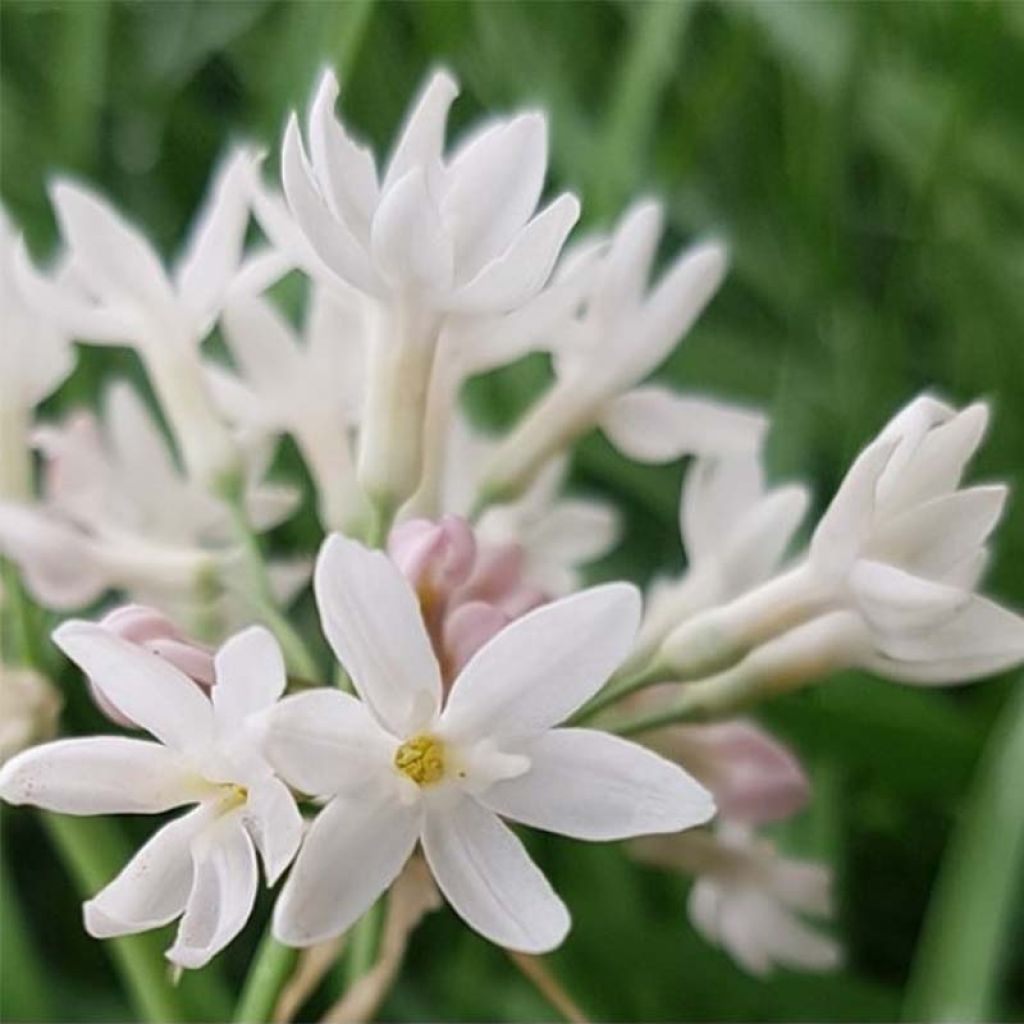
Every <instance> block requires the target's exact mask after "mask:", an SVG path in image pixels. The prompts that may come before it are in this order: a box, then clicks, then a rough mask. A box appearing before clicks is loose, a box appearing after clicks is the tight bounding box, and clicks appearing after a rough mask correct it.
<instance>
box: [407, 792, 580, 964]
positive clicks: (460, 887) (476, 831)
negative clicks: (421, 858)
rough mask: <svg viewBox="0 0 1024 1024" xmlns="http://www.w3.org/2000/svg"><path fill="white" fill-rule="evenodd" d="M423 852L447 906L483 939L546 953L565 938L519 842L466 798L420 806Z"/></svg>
mask: <svg viewBox="0 0 1024 1024" xmlns="http://www.w3.org/2000/svg"><path fill="white" fill-rule="evenodd" d="M423 853H424V854H425V855H426V858H427V863H428V864H429V865H430V870H431V871H432V872H433V874H434V878H435V879H436V881H437V884H438V887H439V888H440V890H441V892H443V893H444V895H445V898H446V899H447V900H448V902H449V903H450V904H451V905H452V909H453V910H454V911H455V912H456V913H457V914H458V915H459V917H461V918H462V919H463V920H464V921H465V922H466V923H467V924H468V925H469V926H470V927H471V928H474V929H475V930H476V931H478V932H479V933H480V934H481V935H483V936H484V938H486V939H490V941H491V942H494V943H497V945H499V946H504V947H505V948H506V949H514V950H518V951H520V952H523V953H546V952H548V951H549V950H552V949H554V948H555V947H556V946H558V945H560V944H561V942H562V940H563V939H564V938H565V936H566V934H567V933H568V931H569V923H570V922H569V912H568V910H566V908H565V904H564V903H562V901H561V900H560V899H559V898H558V896H557V895H556V894H555V891H554V890H553V889H552V888H551V885H550V883H549V882H548V880H547V879H546V878H545V877H544V875H543V873H542V872H541V870H540V869H539V868H538V867H537V865H536V864H534V863H533V861H532V860H531V859H530V855H529V854H528V853H527V852H526V850H525V848H524V847H523V844H522V843H521V842H520V841H519V840H518V839H517V838H516V836H515V835H514V834H513V833H512V832H511V831H510V830H509V828H508V827H507V826H505V825H503V824H502V823H501V821H500V820H499V819H498V817H497V816H496V815H495V814H494V813H493V812H491V811H489V810H487V809H486V808H484V807H481V806H480V804H478V803H477V802H476V801H475V800H473V799H472V798H470V797H465V798H463V799H462V800H460V801H459V802H458V803H457V804H455V805H453V806H449V807H444V808H440V807H438V808H429V809H428V811H427V815H426V821H425V824H424V829H423Z"/></svg>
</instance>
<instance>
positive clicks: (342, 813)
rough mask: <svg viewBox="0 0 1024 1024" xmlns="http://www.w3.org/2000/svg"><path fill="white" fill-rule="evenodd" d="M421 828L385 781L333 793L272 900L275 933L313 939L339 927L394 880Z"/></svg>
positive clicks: (299, 941)
mask: <svg viewBox="0 0 1024 1024" xmlns="http://www.w3.org/2000/svg"><path fill="white" fill-rule="evenodd" d="M419 831H420V813H419V810H418V808H417V807H416V806H415V805H413V806H408V805H405V804H403V803H401V802H400V801H399V800H398V799H397V797H396V794H395V792H393V791H386V790H385V789H384V787H380V788H376V789H364V790H363V792H362V793H360V794H359V795H358V796H352V797H349V796H338V797H335V798H334V799H333V800H332V801H331V802H330V803H329V804H328V805H327V806H326V807H325V808H324V809H323V810H322V811H321V812H320V814H319V815H318V816H317V818H316V820H315V821H314V822H313V824H312V825H311V826H310V829H309V832H308V833H307V834H306V839H305V842H304V843H303V844H302V849H301V850H300V851H299V856H298V858H297V859H296V861H295V866H294V867H293V868H292V870H291V874H289V876H288V880H287V881H286V882H285V884H284V888H283V889H282V890H281V895H280V898H279V899H278V901H277V906H276V907H275V908H274V936H275V937H276V938H277V939H278V941H279V942H283V943H285V944H286V945H288V946H313V945H315V944H316V943H318V942H323V941H324V940H325V939H330V938H333V937H334V936H335V935H340V934H341V933H342V932H343V931H345V930H346V929H347V928H349V927H350V926H351V925H352V924H353V923H354V922H355V921H356V920H358V919H359V917H361V916H362V914H363V913H365V911H367V910H369V908H370V907H371V906H372V905H373V901H374V900H375V899H376V898H377V897H378V896H379V895H380V894H381V893H382V892H383V891H384V890H385V889H386V888H387V887H388V886H389V885H390V884H391V883H392V882H393V881H394V880H395V878H396V877H397V876H398V873H399V871H401V870H402V867H403V865H404V864H405V862H406V861H407V860H408V859H409V856H410V855H411V854H412V850H413V847H414V846H415V845H416V839H417V838H418V836H419Z"/></svg>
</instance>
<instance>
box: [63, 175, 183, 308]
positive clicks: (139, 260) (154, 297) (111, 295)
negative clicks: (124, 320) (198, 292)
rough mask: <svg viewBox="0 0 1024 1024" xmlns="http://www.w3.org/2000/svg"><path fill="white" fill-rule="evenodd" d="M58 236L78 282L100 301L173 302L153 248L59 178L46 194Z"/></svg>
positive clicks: (101, 203) (103, 205)
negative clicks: (72, 261)
mask: <svg viewBox="0 0 1024 1024" xmlns="http://www.w3.org/2000/svg"><path fill="white" fill-rule="evenodd" d="M50 192H51V197H52V199H53V205H54V210H55V212H56V214H57V220H58V222H59V224H60V228H61V234H62V235H63V236H64V239H65V241H66V242H67V244H68V247H69V248H70V249H71V250H72V251H73V252H74V254H75V261H76V265H77V266H78V269H79V270H80V272H81V274H82V275H83V277H84V278H85V279H86V280H87V281H88V282H89V283H90V285H91V287H92V288H93V289H95V291H96V292H97V293H98V294H100V295H102V296H103V297H104V298H105V299H124V300H128V301H130V302H135V303H138V302H140V301H141V302H153V303H156V308H157V310H160V309H162V308H166V307H167V306H170V305H171V304H173V302H174V296H173V294H172V292H171V287H170V283H169V282H168V280H167V275H166V274H165V273H164V269H163V266H162V265H161V262H160V259H159V257H158V256H157V255H156V253H155V252H154V251H153V247H152V246H151V245H150V244H149V242H148V241H147V240H146V239H145V238H144V237H143V236H142V235H141V234H139V232H138V231H137V230H136V229H135V228H134V227H132V226H131V225H130V224H128V222H127V221H126V220H125V219H124V218H123V217H122V216H121V215H120V214H119V213H117V211H116V210H114V208H113V207H112V206H111V205H110V204H109V203H108V202H107V201H106V200H105V199H102V198H101V197H100V196H99V195H97V194H96V193H95V192H93V191H92V190H91V189H88V188H85V187H84V186H82V185H79V184H76V183H75V182H72V181H69V180H66V179H62V180H59V181H57V182H55V183H54V185H53V187H52V188H51V190H50Z"/></svg>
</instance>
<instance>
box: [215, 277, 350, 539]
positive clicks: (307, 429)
mask: <svg viewBox="0 0 1024 1024" xmlns="http://www.w3.org/2000/svg"><path fill="white" fill-rule="evenodd" d="M348 298H349V297H348V296H343V295H341V294H340V293H338V292H337V291H328V290H327V289H325V288H323V287H313V288H312V289H311V293H310V300H309V306H308V309H307V313H306V323H305V327H304V331H303V338H302V339H301V340H300V339H299V338H298V337H297V336H296V332H295V331H294V330H293V329H292V327H291V325H290V324H288V323H287V321H286V320H285V319H284V318H283V317H282V316H281V314H280V313H279V312H278V311H277V309H276V308H275V307H274V306H273V305H272V304H271V303H270V302H268V301H267V300H266V299H263V298H255V297H251V298H241V299H238V300H236V301H233V302H231V303H230V304H229V305H228V307H227V309H226V310H225V313H224V319H223V327H224V336H225V339H226V341H227V344H228V348H229V349H230V351H231V354H232V356H233V357H234V360H235V363H236V365H237V366H238V370H239V376H237V377H236V376H235V375H233V374H231V373H229V372H228V371H226V370H222V369H220V368H219V367H214V366H210V367H209V373H210V383H211V386H212V388H213V392H214V395H215V397H216V399H217V402H218V404H219V405H220V406H221V408H222V409H223V410H224V412H225V414H226V415H227V417H228V418H229V419H230V420H231V421H232V422H233V423H234V424H236V425H237V426H238V427H240V429H241V430H242V431H243V433H244V434H245V435H247V436H250V437H252V436H255V437H256V438H260V439H265V438H272V437H275V436H276V435H278V434H280V433H283V432H287V433H290V434H291V435H292V436H293V437H294V438H295V441H296V443H297V444H298V446H299V449H300V451H301V452H302V454H303V457H304V458H305V461H306V465H307V466H308V468H309V471H310V474H311V476H312V478H313V481H314V483H315V485H316V488H317V494H318V495H319V508H320V519H321V522H322V523H323V525H324V527H325V528H327V529H328V530H330V529H340V530H343V531H344V532H345V533H355V532H358V530H359V529H360V527H361V526H362V525H364V520H365V518H366V515H367V510H366V508H365V499H364V498H363V496H362V493H361V491H360V490H359V486H358V484H357V483H356V479H355V471H354V466H353V459H352V443H353V440H354V433H355V426H356V424H357V423H358V419H359V413H360V408H359V405H360V399H361V397H362V388H363V385H364V383H365V369H364V366H363V363H364V361H365V353H364V351H363V346H364V338H363V336H362V335H363V330H364V326H363V317H362V313H361V310H360V309H359V308H358V305H357V304H356V303H355V302H353V301H347V299H348ZM355 299H358V296H355Z"/></svg>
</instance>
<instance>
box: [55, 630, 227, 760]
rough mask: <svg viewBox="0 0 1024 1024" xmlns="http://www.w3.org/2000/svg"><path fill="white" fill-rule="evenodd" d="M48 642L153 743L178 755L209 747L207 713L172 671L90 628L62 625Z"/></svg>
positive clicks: (195, 691) (205, 704)
mask: <svg viewBox="0 0 1024 1024" xmlns="http://www.w3.org/2000/svg"><path fill="white" fill-rule="evenodd" d="M53 639H54V643H56V644H57V646H58V647H59V648H60V649H61V650H62V651H63V652H64V653H65V654H66V655H67V656H68V657H69V658H70V659H71V660H72V661H74V662H75V664H77V665H78V666H79V668H81V669H82V671H83V672H85V673H86V675H88V676H89V678H90V679H91V680H92V681H93V683H94V684H95V685H96V686H97V687H98V688H99V689H100V690H101V691H102V693H103V695H104V696H105V697H106V698H107V700H109V701H110V702H111V703H112V704H113V705H114V706H115V707H116V708H117V710H118V711H120V712H121V714H123V715H124V716H125V717H126V718H128V719H130V720H131V721H133V722H137V723H138V724H139V725H140V726H142V728H144V729H145V730H146V731H147V732H149V733H152V734H153V735H154V736H156V737H157V739H159V740H161V741H162V742H164V743H166V744H167V745H168V746H170V747H175V748H177V749H179V750H189V749H195V748H198V747H203V746H205V745H206V744H208V743H209V742H210V741H211V739H212V737H213V708H212V706H211V704H210V702H209V700H208V699H207V698H206V697H205V696H204V694H203V692H202V691H201V690H200V689H199V687H198V686H196V684H195V683H193V682H192V680H191V679H189V678H188V676H186V675H183V674H182V673H181V672H179V671H178V669H176V668H175V667H174V666H173V665H171V664H169V663H168V662H166V661H164V660H163V659H162V658H159V657H157V656H156V655H155V654H153V653H151V652H150V651H145V650H142V649H141V648H139V647H137V646H136V645H134V644H131V643H129V642H128V641H127V640H122V639H121V638H120V637H117V636H114V634H113V633H111V632H109V631H108V630H106V629H104V628H103V627H102V626H100V625H98V624H97V623H93V622H83V621H80V620H71V621H69V622H65V623H64V624H63V625H62V626H60V627H59V628H58V629H57V630H55V631H54V634H53Z"/></svg>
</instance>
